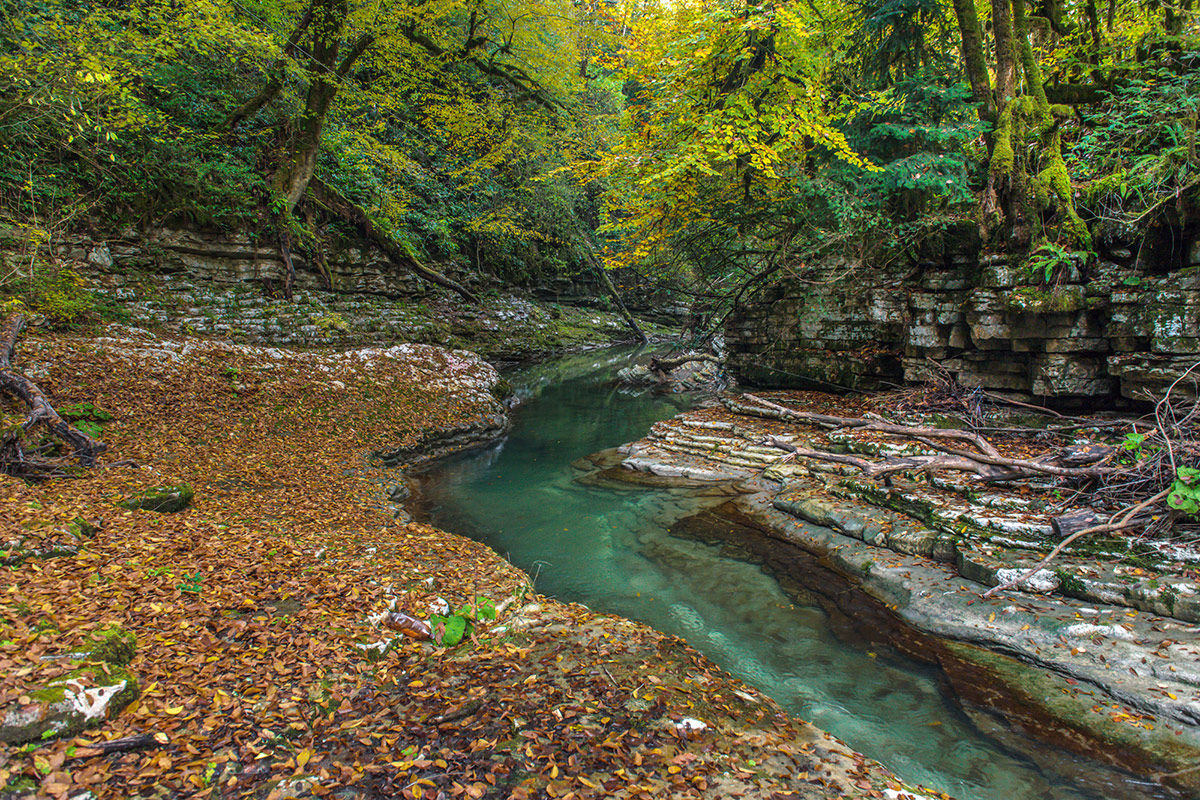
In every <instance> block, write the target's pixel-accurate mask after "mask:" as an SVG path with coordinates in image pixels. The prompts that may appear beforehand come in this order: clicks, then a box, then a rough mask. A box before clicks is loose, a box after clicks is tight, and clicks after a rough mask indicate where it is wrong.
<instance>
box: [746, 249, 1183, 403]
mask: <svg viewBox="0 0 1200 800" xmlns="http://www.w3.org/2000/svg"><path fill="white" fill-rule="evenodd" d="M1120 244H1122V243H1121V242H1117V245H1120ZM1134 253H1135V251H1134V250H1133V249H1131V248H1129V247H1121V246H1113V247H1111V248H1109V249H1108V250H1107V251H1106V252H1104V253H1103V258H1102V260H1100V261H1099V263H1098V264H1096V265H1094V266H1091V267H1089V268H1087V269H1086V270H1085V269H1082V268H1080V267H1079V266H1078V265H1066V266H1064V267H1060V268H1059V269H1057V270H1056V271H1055V274H1054V275H1053V276H1052V279H1051V280H1050V282H1048V283H1047V282H1045V281H1044V279H1043V278H1044V276H1043V275H1037V276H1035V275H1033V274H1031V270H1030V268H1029V267H1028V266H1027V265H1025V264H1021V263H1014V262H1013V261H1011V260H1010V259H1009V258H1008V257H1006V256H1002V255H984V254H981V253H980V252H979V247H978V245H977V244H976V243H973V242H971V241H970V237H962V238H961V239H960V240H958V241H957V242H952V243H951V244H950V245H948V246H946V247H945V250H944V252H942V253H940V254H937V256H936V257H934V258H927V259H926V260H923V261H921V262H920V263H918V264H916V265H912V264H907V265H885V266H879V265H872V264H863V263H861V262H859V263H855V262H850V261H846V260H836V261H831V262H830V263H828V264H826V265H824V266H822V267H820V268H817V269H814V270H809V271H807V272H805V273H804V274H803V275H802V276H796V277H790V278H788V279H785V280H783V281H780V282H778V283H776V284H775V285H773V286H770V287H768V288H766V289H763V290H761V291H760V292H758V293H757V294H756V295H755V296H753V297H752V298H750V299H749V301H748V302H746V303H745V304H744V305H743V306H742V307H741V308H739V309H737V311H736V312H735V313H734V314H733V315H731V317H730V321H729V323H728V326H727V329H726V341H727V344H728V347H729V353H730V367H731V369H732V371H733V372H734V374H735V375H737V376H738V378H739V379H740V380H742V381H743V382H744V383H747V384H750V385H757V386H771V387H794V388H814V387H815V388H826V389H828V388H836V387H844V388H853V389H878V388H886V387H888V386H895V385H898V384H902V383H906V382H910V383H911V382H920V381H922V380H924V379H925V378H926V376H927V375H928V374H929V370H930V369H931V362H936V363H937V364H940V365H941V367H943V368H944V369H946V370H948V371H949V372H950V373H951V374H952V375H953V376H954V377H955V378H957V379H958V380H959V381H960V382H961V383H962V384H964V385H966V386H968V387H978V388H982V389H986V390H990V391H996V392H1004V393H1008V394H1011V395H1016V396H1023V397H1026V398H1038V399H1053V400H1056V401H1058V402H1060V403H1064V404H1072V403H1074V404H1084V403H1094V402H1097V401H1115V400H1117V399H1119V398H1123V399H1133V400H1144V399H1146V398H1148V397H1150V396H1152V395H1161V393H1162V391H1163V390H1164V389H1165V388H1166V387H1168V386H1169V385H1170V384H1171V383H1172V382H1174V381H1175V380H1176V379H1177V378H1179V377H1180V376H1181V375H1183V374H1184V373H1185V372H1186V371H1187V370H1188V368H1189V367H1191V366H1192V365H1193V364H1196V363H1197V362H1198V361H1200V240H1198V242H1197V243H1196V244H1195V245H1193V246H1190V247H1182V248H1181V253H1182V256H1181V258H1180V259H1178V260H1177V261H1176V263H1174V264H1170V265H1168V266H1167V268H1165V269H1163V268H1162V265H1156V264H1154V263H1153V262H1150V263H1147V261H1148V260H1147V259H1145V258H1140V257H1139V256H1137V255H1135V254H1134ZM1181 262H1182V263H1181ZM1156 267H1158V268H1156ZM1185 384H1186V385H1185ZM1176 391H1185V392H1189V393H1192V394H1194V393H1195V386H1194V385H1193V384H1192V382H1191V381H1184V382H1181V384H1180V386H1179V387H1178V388H1177V390H1176Z"/></svg>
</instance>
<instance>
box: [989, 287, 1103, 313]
mask: <svg viewBox="0 0 1200 800" xmlns="http://www.w3.org/2000/svg"><path fill="white" fill-rule="evenodd" d="M1004 302H1005V305H1007V306H1008V309H1009V310H1010V311H1016V312H1023V313H1026V314H1070V313H1073V312H1076V311H1080V310H1081V309H1083V308H1084V307H1085V306H1086V305H1087V302H1086V297H1085V296H1084V291H1083V287H1081V286H1067V287H1056V288H1054V289H1045V288H1042V287H1040V286H1018V287H1016V288H1014V289H1013V290H1012V291H1011V292H1008V293H1006V294H1005V295H1004Z"/></svg>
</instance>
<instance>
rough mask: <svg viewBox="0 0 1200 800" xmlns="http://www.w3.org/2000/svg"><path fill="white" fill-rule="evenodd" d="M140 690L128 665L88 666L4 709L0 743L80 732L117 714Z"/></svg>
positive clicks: (30, 693)
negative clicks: (125, 666)
mask: <svg viewBox="0 0 1200 800" xmlns="http://www.w3.org/2000/svg"><path fill="white" fill-rule="evenodd" d="M138 694H139V688H138V683H137V679H136V678H135V677H134V676H133V673H131V672H130V671H129V670H127V669H125V668H124V667H119V666H116V665H113V664H107V663H94V664H85V665H83V666H81V667H79V668H77V669H75V670H73V671H72V672H70V673H68V674H66V675H63V676H61V677H59V678H55V679H54V680H53V681H51V682H50V683H48V684H46V685H45V686H44V687H42V688H40V689H35V690H34V691H31V692H29V693H28V694H27V695H24V696H23V697H22V698H21V699H19V700H18V701H17V702H14V703H10V704H9V705H8V707H7V708H5V709H4V710H3V711H2V712H0V742H5V743H8V744H21V743H23V742H38V741H43V740H45V739H49V738H53V737H55V736H74V735H75V734H77V733H79V732H81V731H83V730H84V729H86V728H89V727H93V726H95V725H99V724H100V723H101V722H103V721H104V720H105V719H109V718H111V717H113V716H115V715H116V714H117V713H118V712H120V711H121V709H123V708H125V706H127V705H129V704H130V703H132V702H133V701H134V700H136V699H137V697H138ZM22 700H25V701H27V702H22Z"/></svg>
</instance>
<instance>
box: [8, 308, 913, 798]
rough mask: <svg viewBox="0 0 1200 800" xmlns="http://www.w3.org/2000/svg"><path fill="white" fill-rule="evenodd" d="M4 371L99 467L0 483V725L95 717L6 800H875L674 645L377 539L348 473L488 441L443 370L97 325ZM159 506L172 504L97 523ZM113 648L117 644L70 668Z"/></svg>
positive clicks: (450, 551) (28, 761)
mask: <svg viewBox="0 0 1200 800" xmlns="http://www.w3.org/2000/svg"><path fill="white" fill-rule="evenodd" d="M20 363H21V365H22V366H23V368H25V369H26V370H27V371H28V372H29V374H30V375H31V377H34V378H35V379H36V380H38V381H39V382H40V383H41V385H42V386H43V388H45V389H46V390H47V391H48V392H49V393H50V394H51V396H53V397H54V398H55V400H56V402H57V403H58V404H59V407H60V408H64V407H65V408H74V409H77V410H79V411H80V413H81V414H83V415H86V416H87V417H89V419H90V420H91V421H93V422H95V423H96V424H98V425H100V426H101V428H102V431H101V434H102V438H103V439H104V440H105V441H106V442H108V443H109V445H110V450H109V452H108V453H107V454H106V455H105V457H104V458H103V459H102V463H101V465H100V466H99V467H97V468H96V469H94V470H91V471H89V472H87V473H86V474H84V475H83V476H82V477H80V478H78V479H75V480H56V481H49V482H45V483H41V484H37V485H30V484H26V483H23V482H21V481H18V480H15V479H12V478H7V477H6V478H2V479H0V509H2V513H0V518H3V519H4V520H5V522H4V526H5V528H4V535H3V537H2V538H3V541H4V542H5V545H4V547H5V558H6V566H4V567H3V570H4V572H5V578H6V580H5V584H6V588H5V590H4V594H3V597H2V598H0V603H3V605H2V606H0V614H2V616H3V623H4V634H3V636H2V637H0V666H2V669H0V674H2V675H3V678H2V679H0V707H3V709H4V712H3V714H2V715H0V716H2V717H3V719H4V720H5V722H6V723H9V722H12V721H14V716H13V715H14V714H16V715H17V717H19V718H20V720H19V721H23V722H24V723H26V724H29V721H30V720H31V719H33V718H34V717H36V716H37V713H40V712H39V709H40V710H42V711H44V710H45V709H46V708H48V707H49V706H50V705H53V702H52V701H53V700H59V701H61V700H63V699H69V697H74V698H76V699H77V700H78V701H79V702H77V703H76V704H75V705H76V706H79V705H84V706H87V708H88V709H89V710H90V711H92V712H95V713H94V714H93V716H94V717H95V719H94V721H95V722H99V723H100V724H99V726H98V727H95V728H90V729H88V730H85V731H83V732H82V733H79V734H68V735H63V736H56V735H55V734H54V733H53V732H51V733H50V734H48V735H46V736H45V737H44V738H43V736H41V735H39V736H38V737H37V738H36V739H35V741H33V742H31V743H29V744H21V743H10V744H5V745H0V786H3V787H4V788H3V789H2V790H0V794H2V795H4V796H6V797H30V796H39V797H41V796H48V797H59V798H73V797H80V796H87V793H88V792H90V793H91V796H93V797H147V798H148V797H175V796H184V795H187V796H207V797H223V796H230V797H233V796H254V797H275V798H289V797H307V796H314V797H329V796H337V797H372V796H381V795H386V796H397V797H399V796H402V797H430V798H431V797H437V796H446V797H462V796H465V797H472V798H478V797H518V798H519V797H571V796H575V797H597V796H612V797H621V796H626V797H638V796H654V797H659V796H680V797H684V796H720V797H727V796H734V795H737V794H741V795H742V796H745V797H761V798H768V797H778V796H791V797H811V798H817V797H830V796H848V797H874V796H885V797H897V796H901V795H899V794H898V792H899V791H900V790H901V789H902V788H903V787H902V786H901V785H900V784H899V783H898V782H896V781H895V780H894V779H892V778H891V776H890V775H889V774H888V773H887V772H886V771H884V770H883V769H882V768H880V767H879V766H878V765H877V764H874V763H873V762H870V761H869V760H866V759H863V758H862V757H861V756H857V755H856V754H854V753H853V752H852V751H850V750H849V749H848V748H846V747H845V746H844V745H841V744H840V743H838V742H836V741H835V740H833V739H831V738H830V737H828V736H827V735H825V734H823V733H821V732H820V731H818V730H816V729H815V728H813V727H812V726H809V725H806V724H804V723H801V722H798V721H795V720H790V719H788V718H787V717H786V716H785V715H783V714H782V713H781V712H780V711H779V709H778V707H777V706H776V705H775V704H773V703H772V702H771V701H770V700H768V699H767V698H765V697H763V696H761V695H759V694H758V693H757V692H755V691H754V690H752V689H750V688H748V687H746V686H744V685H742V684H740V683H739V682H737V681H735V680H733V679H731V678H729V677H728V676H727V675H725V674H724V673H722V672H721V671H720V670H719V669H717V668H716V667H714V666H713V665H712V664H711V663H709V662H708V661H707V660H705V659H704V658H703V657H701V656H699V655H698V654H696V653H695V652H694V651H692V650H691V649H690V648H688V647H687V646H686V645H684V644H683V643H682V642H681V641H680V640H678V639H675V638H673V637H668V636H664V635H662V634H659V633H656V632H655V631H653V630H651V629H649V628H646V627H645V626H641V625H637V624H634V623H630V622H627V621H624V620H621V619H619V618H615V617H609V616H605V615H600V614H594V613H592V612H589V611H588V610H587V609H584V608H582V607H579V606H571V605H565V604H561V603H557V602H554V601H552V600H548V599H546V598H540V597H536V596H534V595H532V594H531V592H530V590H529V588H528V583H529V582H528V577H527V576H526V575H525V574H523V573H521V572H520V571H519V570H517V569H515V568H514V567H512V566H511V565H509V564H508V563H507V562H505V561H504V560H503V559H501V558H500V557H499V556H497V555H496V554H495V553H494V552H492V551H491V550H489V549H487V548H486V547H484V546H482V545H479V544H476V543H474V542H471V541H469V540H467V539H464V538H461V537H458V536H455V535H453V534H449V533H446V532H443V531H440V530H437V529H435V528H432V527H429V526H427V525H421V524H415V523H405V522H404V521H403V517H401V518H400V519H397V517H396V511H397V510H398V509H397V507H396V499H397V498H400V497H402V495H403V492H402V491H399V490H397V491H393V492H391V493H390V494H391V497H392V498H393V499H392V500H387V499H386V498H385V497H383V496H381V495H383V494H386V492H381V488H382V489H386V488H387V487H389V486H391V485H393V484H394V482H395V479H396V475H395V473H394V472H389V471H385V470H382V469H380V468H379V467H377V466H375V465H372V463H370V462H369V460H368V459H367V458H365V454H367V453H371V452H392V453H396V452H403V453H404V454H406V456H407V458H406V459H405V461H406V462H407V461H411V460H414V459H416V458H418V457H420V455H421V454H422V452H423V448H427V447H429V446H430V445H431V444H437V443H439V442H441V443H442V446H443V447H444V446H446V444H445V443H446V439H445V438H444V436H443V434H444V432H445V431H448V430H451V431H457V432H458V438H456V439H455V440H454V442H453V444H452V445H451V446H453V447H461V446H464V445H466V444H469V443H471V442H478V441H482V440H485V439H487V438H489V437H493V436H495V435H497V434H499V433H501V432H502V431H503V430H504V426H505V424H506V419H505V416H504V413H503V406H502V403H501V401H500V399H499V398H498V397H497V395H498V394H503V392H501V391H499V390H498V387H499V386H501V385H502V384H501V383H500V382H499V379H498V375H497V374H496V373H495V371H494V370H493V369H492V368H491V367H490V366H488V365H487V364H485V363H484V362H482V361H480V360H479V359H478V358H476V357H475V356H473V355H471V354H469V353H465V352H461V351H459V352H450V351H446V350H443V349H441V348H436V347H427V346H418V345H404V346H399V347H394V348H386V349H384V348H366V349H360V350H352V351H347V352H344V353H300V352H293V351H286V350H280V349H271V348H260V347H252V346H246V345H230V344H225V343H218V342H212V341H204V340H198V339H187V338H176V337H170V336H154V335H151V334H146V333H145V332H139V331H133V330H129V329H109V330H107V331H105V335H104V336H102V337H100V338H86V337H72V336H50V335H44V334H34V335H33V336H31V337H30V338H29V339H28V340H25V341H23V342H22V345H21V359H20ZM87 404H90V405H87ZM184 486H186V487H187V490H186V491H184V490H183V488H182V487H184ZM163 487H176V488H177V489H178V491H176V492H175V494H176V495H179V496H182V495H186V496H187V498H188V502H186V504H185V507H184V508H183V509H182V510H177V511H168V510H157V511H154V510H144V509H142V510H139V509H130V508H121V507H119V506H117V505H115V502H116V501H122V500H126V499H129V498H132V497H136V496H138V495H139V494H141V493H144V492H146V491H147V490H151V489H157V488H163ZM44 556H50V557H44ZM479 598H487V599H489V600H491V601H493V602H495V603H496V604H497V605H498V606H500V607H502V608H503V609H504V610H503V611H502V612H501V613H500V615H499V619H498V620H496V621H495V622H494V623H492V624H490V625H487V624H486V623H481V625H480V630H479V632H478V634H477V636H476V637H475V638H474V639H469V640H468V641H466V642H464V643H463V644H461V645H459V646H457V647H454V648H441V647H436V646H434V645H433V644H431V643H428V642H419V641H415V640H410V639H407V638H405V637H403V636H397V635H396V634H395V633H394V632H392V631H390V630H388V629H386V628H383V627H380V625H379V619H380V614H381V613H382V612H385V611H388V610H389V609H392V608H397V609H400V610H405V611H408V612H410V613H412V614H414V615H415V616H419V617H428V616H429V614H430V609H431V608H436V607H437V606H438V605H440V603H441V602H443V601H444V602H445V603H446V604H448V605H450V606H451V607H454V608H458V607H460V605H462V604H465V603H469V602H475V603H476V604H478V603H479ZM118 626H119V629H121V630H123V631H124V632H127V633H128V634H132V637H133V638H134V639H135V640H136V651H134V652H132V653H130V652H127V651H124V650H123V651H122V652H121V653H120V654H117V655H113V654H112V653H107V652H106V653H100V652H98V651H93V653H92V656H93V659H94V660H92V661H89V662H88V664H89V665H90V666H89V667H88V669H87V670H82V671H81V669H80V667H79V662H78V660H77V659H78V654H79V653H81V652H82V651H85V650H87V649H88V647H89V643H88V641H89V639H91V638H94V636H95V635H96V634H98V633H100V632H102V631H103V632H109V633H112V632H114V631H116V630H117V628H118ZM72 655H74V656H75V658H72V657H71V656H72ZM102 656H103V658H101V657H102ZM128 656H132V657H128ZM105 659H107V660H105ZM118 661H123V662H124V663H123V664H122V665H118V664H117V662H118ZM56 679H58V683H59V687H58V689H57V692H58V693H57V695H55V696H54V697H50V696H48V695H47V694H45V693H39V692H38V691H36V690H37V689H38V688H39V687H46V686H48V685H52V684H54V683H55V681H56ZM68 681H75V683H73V684H72V683H68ZM118 682H121V683H123V684H124V685H123V686H122V687H121V690H120V691H119V692H115V691H109V690H107V689H105V688H104V687H112V686H115V685H116V683H118ZM135 684H136V691H133V686H134V685H135ZM135 695H136V699H133V700H132V702H130V700H131V698H132V697H133V696H135ZM124 703H129V704H128V705H124ZM122 705H124V707H123V708H121V706H122ZM103 717H108V718H107V719H102V718H103ZM48 730H49V729H48ZM130 737H141V738H140V739H136V740H131V739H130ZM113 741H121V742H125V743H127V744H129V743H130V742H131V741H132V744H131V745H130V747H129V749H128V750H126V751H123V752H114V753H111V754H104V753H103V752H102V750H103V748H104V746H105V743H106V742H113Z"/></svg>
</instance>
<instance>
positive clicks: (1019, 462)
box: [725, 394, 1118, 482]
mask: <svg viewBox="0 0 1200 800" xmlns="http://www.w3.org/2000/svg"><path fill="white" fill-rule="evenodd" d="M743 397H745V398H746V399H748V400H751V401H753V402H754V403H756V404H758V405H757V406H748V405H745V404H743V403H739V402H738V401H736V400H732V399H729V398H726V400H725V406H726V407H727V408H729V409H730V410H731V411H733V412H735V413H739V414H750V415H755V416H765V417H770V418H773V419H780V420H786V421H790V422H806V423H809V424H812V425H817V426H820V427H823V428H829V429H835V430H836V429H840V428H848V429H857V430H863V431H872V432H875V433H881V434H884V435H886V436H899V437H904V438H908V439H912V440H914V441H916V442H919V443H921V444H923V445H924V446H926V447H928V448H930V449H931V450H936V451H938V452H939V453H940V454H941V455H915V456H905V457H897V456H890V457H887V458H884V459H883V460H882V461H870V460H868V459H864V458H855V457H853V456H843V455H838V454H836V453H826V452H824V451H821V450H811V449H808V448H802V447H795V446H794V445H792V444H791V443H790V442H787V441H786V440H784V439H780V438H779V437H777V436H768V437H767V438H766V439H765V440H764V442H763V443H764V444H767V445H770V446H771V447H775V448H778V449H780V450H783V451H785V452H788V453H791V454H793V455H795V456H799V457H801V458H811V459H816V460H820V461H830V462H833V463H837V464H847V465H849V466H852V467H856V468H858V469H859V470H861V471H862V472H863V474H865V475H868V476H870V477H884V476H887V475H891V474H893V473H896V472H907V471H920V472H936V471H952V472H965V473H969V474H971V475H973V476H974V477H975V479H976V480H980V481H987V482H992V481H1010V480H1019V479H1021V478H1032V477H1036V476H1039V475H1048V476H1054V477H1060V478H1065V477H1070V478H1098V477H1102V476H1105V475H1108V474H1111V473H1113V472H1115V471H1117V470H1118V468H1117V467H1110V466H1105V465H1104V462H1105V461H1106V460H1107V459H1108V458H1110V457H1111V456H1112V454H1113V452H1114V451H1113V449H1112V448H1107V447H1099V446H1096V447H1092V448H1072V449H1069V450H1065V451H1063V452H1061V453H1054V454H1050V455H1046V456H1040V457H1038V458H1035V459H1025V458H1007V457H1005V456H1003V455H1001V453H1000V451H999V450H997V449H996V447H995V445H993V444H992V443H991V442H989V441H988V440H987V439H985V438H984V437H982V436H980V435H979V434H977V433H972V432H970V431H960V430H953V429H943V428H926V427H918V426H913V425H897V424H895V423H892V422H885V421H883V420H878V419H868V418H866V417H838V416H831V415H829V414H813V413H810V412H805V411H796V410H795V409H791V408H787V407H786V406H781V405H779V404H778V403H772V402H771V401H770V400H765V399H763V398H761V397H757V396H755V395H752V394H746V395H743ZM943 440H944V441H950V442H961V443H965V444H969V445H971V446H973V447H974V448H975V450H976V451H977V452H972V451H970V450H964V449H962V448H959V447H952V446H950V445H948V444H945V443H943Z"/></svg>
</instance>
